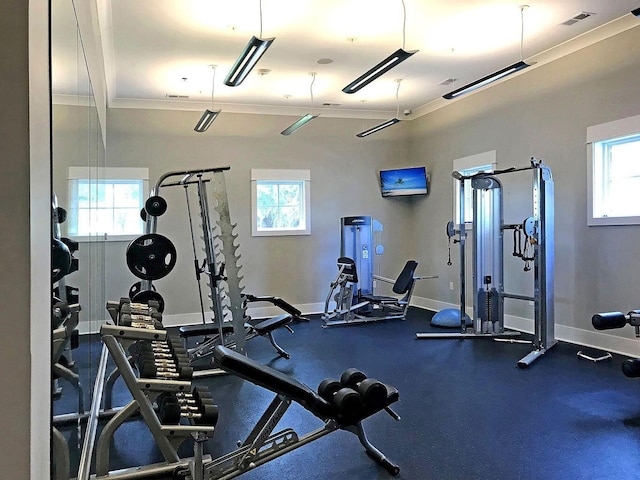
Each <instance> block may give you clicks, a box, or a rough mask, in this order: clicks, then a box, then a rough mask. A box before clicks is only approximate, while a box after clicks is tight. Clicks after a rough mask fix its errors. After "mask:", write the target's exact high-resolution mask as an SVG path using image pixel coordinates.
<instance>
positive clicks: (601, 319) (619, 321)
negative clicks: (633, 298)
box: [591, 312, 627, 330]
mask: <svg viewBox="0 0 640 480" xmlns="http://www.w3.org/2000/svg"><path fill="white" fill-rule="evenodd" d="M591 323H592V324H593V328H595V329H596V330H611V329H613V328H622V327H624V326H625V325H626V324H627V317H626V316H625V315H624V313H622V312H604V313H596V314H595V315H594V316H593V317H591Z"/></svg>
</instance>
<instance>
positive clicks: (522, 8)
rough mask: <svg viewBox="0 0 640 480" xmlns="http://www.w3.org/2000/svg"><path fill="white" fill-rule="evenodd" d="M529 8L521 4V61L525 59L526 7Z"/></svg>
mask: <svg viewBox="0 0 640 480" xmlns="http://www.w3.org/2000/svg"><path fill="white" fill-rule="evenodd" d="M525 8H527V6H526V5H521V6H520V61H521V62H522V61H523V59H524V55H523V49H524V9H525Z"/></svg>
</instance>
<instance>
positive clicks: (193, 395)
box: [175, 386, 213, 404]
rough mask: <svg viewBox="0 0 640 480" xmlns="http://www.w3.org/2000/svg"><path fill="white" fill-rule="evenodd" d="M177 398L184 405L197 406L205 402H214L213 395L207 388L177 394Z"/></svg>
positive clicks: (197, 388)
mask: <svg viewBox="0 0 640 480" xmlns="http://www.w3.org/2000/svg"><path fill="white" fill-rule="evenodd" d="M175 395H176V397H177V398H178V399H179V400H180V401H181V402H183V403H189V404H196V403H198V402H201V401H203V400H205V401H206V400H210V401H211V402H213V395H211V392H209V389H208V388H207V387H198V386H196V387H193V390H192V391H191V392H190V393H188V392H176V394H175Z"/></svg>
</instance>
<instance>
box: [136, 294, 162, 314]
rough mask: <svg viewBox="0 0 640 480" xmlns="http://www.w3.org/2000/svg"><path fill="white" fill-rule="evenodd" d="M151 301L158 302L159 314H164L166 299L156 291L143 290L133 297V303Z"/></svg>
mask: <svg viewBox="0 0 640 480" xmlns="http://www.w3.org/2000/svg"><path fill="white" fill-rule="evenodd" d="M150 300H153V301H154V302H158V312H160V313H162V312H164V298H162V295H160V294H159V293H158V292H156V291H154V290H142V291H140V292H138V293H136V294H135V295H134V296H133V297H131V301H132V302H136V303H147V304H148V303H149V301H150Z"/></svg>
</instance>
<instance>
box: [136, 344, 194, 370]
mask: <svg viewBox="0 0 640 480" xmlns="http://www.w3.org/2000/svg"><path fill="white" fill-rule="evenodd" d="M143 353H150V354H152V355H154V356H155V357H156V358H158V359H166V360H176V361H178V362H182V363H183V364H185V365H188V364H189V356H188V355H187V354H186V353H183V351H181V350H176V351H174V350H171V348H169V346H168V345H166V344H164V345H162V344H153V345H152V344H150V343H140V345H139V346H138V355H140V354H143Z"/></svg>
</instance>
